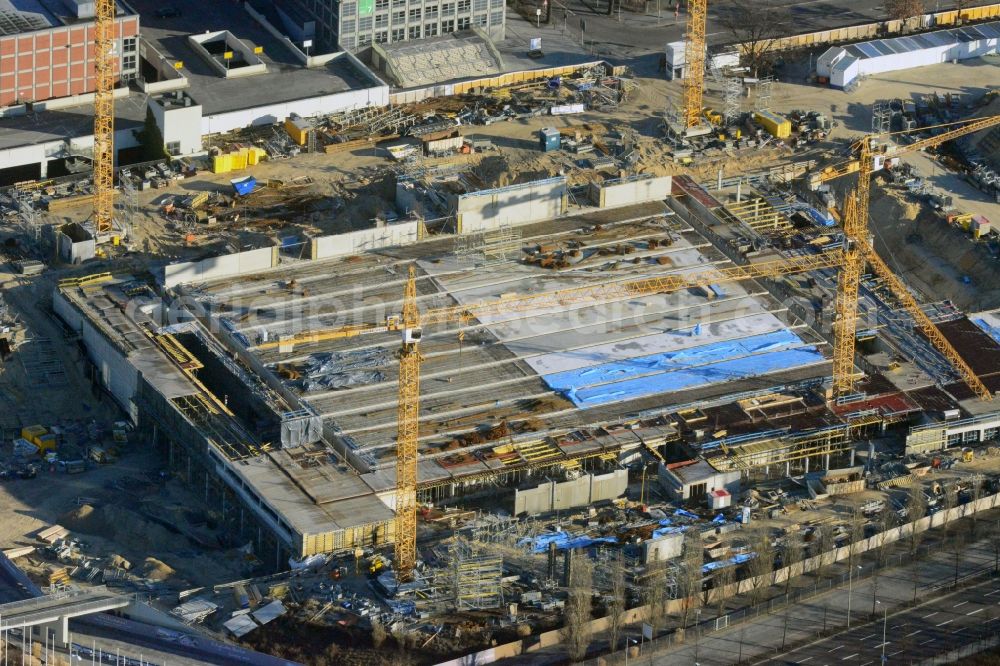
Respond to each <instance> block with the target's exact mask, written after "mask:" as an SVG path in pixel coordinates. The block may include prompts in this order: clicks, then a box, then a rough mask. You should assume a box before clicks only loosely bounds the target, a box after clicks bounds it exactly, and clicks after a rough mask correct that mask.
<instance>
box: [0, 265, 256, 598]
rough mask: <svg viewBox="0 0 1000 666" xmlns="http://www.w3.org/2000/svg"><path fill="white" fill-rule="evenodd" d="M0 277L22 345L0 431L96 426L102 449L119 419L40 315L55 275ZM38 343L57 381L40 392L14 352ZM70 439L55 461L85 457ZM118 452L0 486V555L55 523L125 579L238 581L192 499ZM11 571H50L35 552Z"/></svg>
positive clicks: (145, 451)
mask: <svg viewBox="0 0 1000 666" xmlns="http://www.w3.org/2000/svg"><path fill="white" fill-rule="evenodd" d="M9 270H10V268H9V266H7V265H4V264H0V285H2V291H3V297H4V300H5V301H6V302H7V303H8V305H9V306H10V307H11V308H12V309H13V310H14V312H15V313H16V315H17V317H18V319H19V321H20V322H21V325H22V327H21V329H20V330H19V331H18V333H17V336H16V338H15V339H16V341H17V343H19V344H20V343H22V342H23V343H24V346H23V347H20V348H19V351H18V353H16V354H15V355H14V356H13V357H12V358H11V359H10V360H9V361H8V362H7V363H0V420H2V422H3V424H4V426H5V427H7V428H11V427H13V426H16V425H18V424H20V425H25V424H32V423H38V424H42V425H45V426H47V427H52V426H60V427H62V428H63V429H64V430H65V431H72V432H74V433H79V432H87V431H89V430H90V429H91V428H95V427H96V429H97V430H96V432H99V433H101V434H100V435H99V437H101V438H102V439H101V440H100V443H101V444H104V445H107V444H108V443H109V442H110V431H111V426H112V424H113V422H114V421H116V420H118V419H121V418H122V414H121V412H120V411H119V409H118V408H117V406H116V405H115V404H114V403H113V402H112V401H111V400H110V398H108V397H107V396H103V395H101V394H100V393H95V392H93V391H92V390H91V385H90V382H89V381H88V380H87V379H86V378H85V377H83V375H82V373H81V371H80V363H79V359H78V358H77V354H78V352H77V350H76V347H75V346H74V345H72V344H67V342H66V340H65V334H64V332H63V331H62V329H61V327H60V326H59V325H57V323H56V321H55V319H54V317H53V315H52V314H51V313H50V310H49V308H50V300H51V297H50V294H51V289H52V287H53V285H54V283H55V278H56V277H58V275H53V276H51V277H50V276H48V275H44V276H41V277H39V278H35V279H34V280H32V281H30V282H28V281H22V280H19V279H18V278H17V277H16V276H15V275H13V274H12V273H10V272H9ZM39 338H48V339H49V340H51V341H52V342H53V344H52V345H51V348H50V349H51V354H53V355H54V356H55V358H56V360H58V362H59V363H58V365H59V366H60V368H61V370H62V371H63V373H64V375H65V379H64V381H63V382H62V383H61V384H60V385H57V386H49V385H48V384H46V382H44V381H41V380H40V379H39V377H38V376H37V374H33V372H32V368H31V367H30V366H26V365H25V364H24V363H22V362H21V360H20V359H21V356H22V351H21V350H27V349H30V347H31V345H33V344H37V343H36V342H34V341H35V340H37V339H39ZM74 439H76V441H75V442H73V443H67V444H64V445H63V447H62V449H61V451H60V454H61V457H62V458H64V459H71V457H74V456H75V457H81V458H82V457H84V456H85V454H86V451H85V447H84V445H83V443H82V442H80V441H79V439H77V438H74ZM121 452H122V455H121V457H120V458H119V459H118V461H117V462H115V463H112V464H106V465H99V464H96V463H92V462H91V463H89V465H88V469H87V470H86V471H85V472H83V473H81V474H72V475H70V474H65V473H63V472H60V471H57V468H56V467H55V466H53V465H47V464H45V463H44V462H43V461H40V460H37V459H36V464H37V466H38V469H39V472H38V476H37V477H35V478H30V479H18V478H16V477H14V476H11V478H7V479H3V480H0V510H2V511H3V514H4V520H3V521H0V548H11V547H15V546H20V545H38V543H39V542H38V541H37V540H36V539H35V538H34V537H35V534H36V533H37V532H38V531H39V530H41V529H44V528H46V527H48V526H50V525H53V524H62V525H63V526H64V527H66V528H67V529H70V530H71V532H72V534H73V536H74V537H76V538H78V539H80V540H81V541H82V542H84V547H82V549H81V550H82V552H83V554H85V555H88V556H90V557H99V558H100V557H110V556H111V555H112V554H116V555H120V556H122V557H124V558H125V559H126V560H129V561H130V562H131V563H133V564H134V565H136V567H135V571H134V573H137V574H138V575H140V576H144V577H147V578H149V579H151V580H156V581H158V582H164V583H166V584H168V585H169V586H171V587H176V588H183V587H186V586H191V585H204V584H208V583H211V582H219V581H224V580H232V579H234V578H239V577H241V576H242V575H244V574H245V573H246V571H247V563H246V562H245V560H244V559H243V557H242V554H240V553H237V552H235V551H226V550H224V549H222V548H221V547H220V545H219V541H218V530H217V529H215V528H214V527H211V525H212V521H211V519H210V518H211V517H210V516H208V514H207V511H206V510H205V509H203V508H201V506H200V504H199V502H198V499H197V498H196V497H192V495H191V493H190V492H189V491H187V490H185V489H184V487H183V486H182V485H181V483H180V482H179V481H177V480H169V481H167V480H166V479H162V480H161V479H160V476H159V475H160V472H161V470H163V467H164V462H163V460H162V459H161V456H160V455H159V454H158V453H157V452H156V451H155V450H153V449H152V448H149V447H147V446H146V442H144V441H142V440H140V439H138V436H135V435H134V436H133V440H132V441H130V442H129V444H127V445H125V446H124V447H122V451H121ZM15 463H17V459H16V458H15V456H14V453H13V447H12V443H11V441H10V440H5V441H3V442H0V466H2V467H3V468H4V469H13V468H14V465H15ZM171 526H174V527H173V528H171ZM147 558H153V559H152V560H150V561H147ZM18 564H20V565H23V566H25V568H26V569H27V570H28V571H29V573H30V574H34V575H36V577H37V579H38V581H39V582H41V583H42V584H45V585H47V584H48V582H47V580H46V576H47V572H48V571H49V570H51V569H52V568H53V567H54V566H60V565H58V564H57V563H56V562H55V561H54V560H52V559H51V558H45V557H42V556H41V555H40V554H37V555H32V556H30V557H29V558H22V559H20V560H19V561H18ZM108 566H110V565H108Z"/></svg>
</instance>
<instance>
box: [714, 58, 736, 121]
mask: <svg viewBox="0 0 1000 666" xmlns="http://www.w3.org/2000/svg"><path fill="white" fill-rule="evenodd" d="M710 67H711V69H710V70H709V73H710V74H711V75H712V80H713V81H714V82H715V84H716V85H717V86H718V87H719V88H720V89H721V90H722V118H723V124H724V125H726V126H727V127H728V126H730V125H733V124H735V123H736V122H737V121H738V120H739V116H740V107H741V106H742V102H741V101H740V95H741V93H742V92H743V81H742V80H741V79H740V77H739V76H732V75H731V73H730V72H728V71H727V70H725V69H723V68H721V67H719V66H718V64H716V61H715V59H712V61H711V66H710Z"/></svg>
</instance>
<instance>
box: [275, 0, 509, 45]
mask: <svg viewBox="0 0 1000 666" xmlns="http://www.w3.org/2000/svg"><path fill="white" fill-rule="evenodd" d="M290 2H293V3H296V4H297V5H298V6H299V8H301V9H303V10H305V11H306V12H307V13H308V14H309V15H310V16H311V17H313V18H314V19H315V20H316V33H317V38H318V39H320V41H321V42H322V43H323V44H325V45H327V47H329V48H333V47H334V46H335V45H336V47H339V48H340V49H342V50H344V51H351V52H358V51H361V50H363V49H365V48H366V47H368V46H370V45H371V44H373V43H377V44H386V43H392V42H402V41H407V40H411V39H422V38H425V37H437V36H438V35H446V34H448V33H451V32H457V31H459V30H468V29H470V28H472V27H476V28H478V29H479V30H481V31H482V32H483V33H484V34H485V35H487V36H488V37H489V38H490V39H492V40H494V41H498V40H502V39H503V38H504V28H505V25H506V23H505V22H506V18H505V15H506V12H505V10H504V6H505V5H504V0H339V1H338V0H290Z"/></svg>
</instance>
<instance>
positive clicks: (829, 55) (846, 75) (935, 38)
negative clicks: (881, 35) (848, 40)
mask: <svg viewBox="0 0 1000 666" xmlns="http://www.w3.org/2000/svg"><path fill="white" fill-rule="evenodd" d="M998 47H1000V21H994V22H992V23H984V24H982V25H977V26H968V27H964V28H954V29H952V30H939V31H937V32H929V33H926V34H923V35H913V36H911V37H895V38H893V39H876V40H873V41H870V42H859V43H857V44H850V45H848V46H834V47H831V48H829V49H827V50H826V52H824V53H823V55H821V56H820V57H819V59H818V60H817V61H816V74H817V76H821V77H826V78H827V79H829V81H830V86H831V87H834V88H841V89H843V88H846V87H848V86H850V85H851V84H852V83H853V82H855V81H856V80H857V79H858V77H862V76H871V75H873V74H881V73H882V72H894V71H898V70H901V69H910V68H913V67H923V66H924V65H936V64H938V63H942V62H948V61H951V60H964V59H966V58H975V57H978V56H982V55H986V54H989V53H997V52H998Z"/></svg>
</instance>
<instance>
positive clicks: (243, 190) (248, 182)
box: [229, 176, 257, 196]
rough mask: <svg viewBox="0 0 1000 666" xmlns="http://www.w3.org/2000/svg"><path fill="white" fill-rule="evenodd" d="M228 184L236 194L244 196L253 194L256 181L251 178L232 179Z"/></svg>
mask: <svg viewBox="0 0 1000 666" xmlns="http://www.w3.org/2000/svg"><path fill="white" fill-rule="evenodd" d="M229 183H230V184H231V185H232V186H233V189H234V190H235V191H236V194H239V195H240V196H246V195H247V194H250V193H251V192H253V188H254V187H256V186H257V179H256V178H254V177H253V176H247V177H245V178H233V179H232V180H230V181H229Z"/></svg>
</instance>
